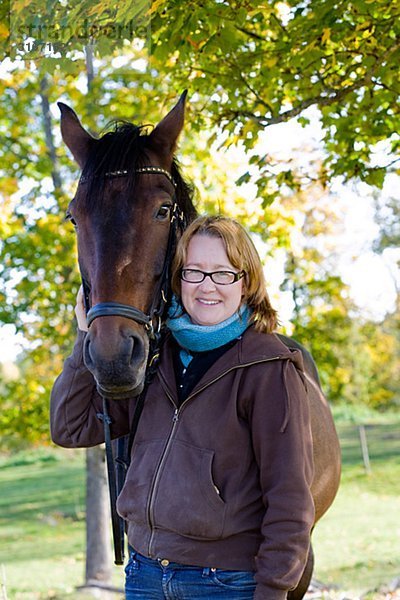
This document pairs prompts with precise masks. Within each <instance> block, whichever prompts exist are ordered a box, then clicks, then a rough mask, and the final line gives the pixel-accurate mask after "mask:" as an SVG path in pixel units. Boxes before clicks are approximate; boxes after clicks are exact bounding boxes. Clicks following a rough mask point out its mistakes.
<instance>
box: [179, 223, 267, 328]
mask: <svg viewBox="0 0 400 600" xmlns="http://www.w3.org/2000/svg"><path fill="white" fill-rule="evenodd" d="M195 235H204V236H208V237H216V238H220V239H221V240H222V241H223V243H224V245H225V249H226V254H227V256H228V258H229V261H230V263H231V264H232V265H233V266H234V267H235V268H236V269H238V271H242V270H243V271H244V272H245V276H244V286H243V301H244V302H245V303H246V304H247V306H249V307H250V308H252V309H253V314H252V321H253V322H254V324H255V328H256V329H257V330H258V331H262V332H265V333H271V332H272V331H274V329H275V328H276V326H277V312H276V311H275V310H274V309H273V308H272V306H271V303H270V300H269V297H268V293H267V290H266V284H265V278H264V271H263V267H262V264H261V260H260V257H259V255H258V252H257V250H256V248H255V246H254V244H253V242H252V240H251V238H250V236H249V235H248V233H247V232H246V230H245V229H244V227H242V225H240V224H239V223H238V222H237V221H235V220H234V219H230V218H228V217H218V216H217V217H207V216H205V217H198V218H197V219H195V220H194V221H193V222H192V223H191V224H190V225H189V226H188V227H187V229H186V230H185V231H184V233H183V235H182V237H181V239H180V240H179V242H178V245H177V249H176V253H175V257H174V261H173V264H172V291H173V292H174V294H175V295H176V296H178V297H179V298H180V295H181V279H180V274H181V269H182V268H183V267H184V265H185V263H186V256H187V251H188V246H189V243H190V240H191V239H192V237H193V236H195Z"/></svg>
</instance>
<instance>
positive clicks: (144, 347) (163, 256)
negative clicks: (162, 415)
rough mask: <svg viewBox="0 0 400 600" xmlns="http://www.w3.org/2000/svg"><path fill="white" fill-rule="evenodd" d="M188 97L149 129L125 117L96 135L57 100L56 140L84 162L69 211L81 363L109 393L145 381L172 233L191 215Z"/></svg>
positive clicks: (123, 393)
mask: <svg viewBox="0 0 400 600" xmlns="http://www.w3.org/2000/svg"><path fill="white" fill-rule="evenodd" d="M185 96H186V92H185V93H184V94H182V96H181V98H180V100H179V102H178V103H177V104H176V106H175V107H174V108H173V109H172V110H171V111H170V112H169V113H168V114H167V115H166V117H164V119H162V121H161V122H160V123H159V124H158V125H157V126H156V127H155V128H154V129H153V130H152V131H151V132H150V133H148V132H147V130H146V128H144V127H138V126H135V125H133V124H130V123H125V122H124V123H119V124H118V123H117V124H115V126H114V130H113V131H110V132H108V133H106V134H104V135H103V136H102V137H100V138H95V137H93V136H92V135H91V134H90V133H89V132H88V131H86V130H85V129H84V127H83V126H82V125H81V123H80V121H79V119H78V117H77V115H76V114H75V112H74V111H73V110H72V109H71V108H70V107H68V106H67V105H66V104H63V103H59V107H60V110H61V133H62V138H63V140H64V142H65V144H66V145H67V146H68V148H69V149H70V151H71V152H72V155H73V156H74V158H75V160H76V162H77V163H78V165H79V166H80V167H81V169H82V174H81V178H80V180H79V184H78V187H77V191H76V195H75V197H74V198H73V200H72V201H71V202H70V204H69V207H68V210H67V216H68V217H69V219H70V220H71V221H72V222H73V224H74V226H75V228H76V233H77V243H78V261H79V267H80V271H81V275H82V280H83V283H84V292H85V304H86V308H87V311H88V314H87V316H88V325H89V331H88V333H87V335H86V338H85V342H84V361H85V364H86V366H87V368H88V369H89V370H90V371H91V372H92V374H93V376H94V378H95V380H96V384H97V388H98V390H99V392H100V393H101V394H102V395H103V396H106V397H108V398H114V399H122V398H127V397H132V396H135V395H137V394H139V393H140V391H141V390H142V388H143V384H144V376H145V371H146V365H147V361H148V355H149V346H150V344H151V340H152V339H154V337H155V335H156V332H155V330H156V329H157V328H158V327H159V324H160V321H161V319H162V316H163V315H162V313H163V311H164V309H165V306H166V301H167V295H168V277H169V272H168V271H169V264H170V260H171V258H172V253H173V246H174V243H175V236H176V235H177V234H178V235H179V228H180V227H179V226H180V225H182V224H183V222H184V221H185V220H190V219H191V218H192V217H193V216H194V215H195V210H194V208H193V204H192V200H191V196H192V193H191V189H190V187H189V186H188V185H187V184H186V183H185V181H184V180H183V179H182V177H181V175H180V173H179V169H178V167H177V163H176V161H175V159H174V150H175V148H176V144H177V140H178V137H179V134H180V132H181V130H182V128H183V123H184V109H185ZM182 226H183V225H182Z"/></svg>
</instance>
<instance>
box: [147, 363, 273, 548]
mask: <svg viewBox="0 0 400 600" xmlns="http://www.w3.org/2000/svg"><path fill="white" fill-rule="evenodd" d="M280 358H282V357H281V356H274V357H273V358H267V359H262V360H257V361H254V362H251V363H246V364H244V365H240V367H239V366H237V365H235V366H234V367H232V368H230V369H228V370H227V371H224V372H223V373H221V374H220V375H218V377H216V378H215V379H212V380H211V381H209V382H208V383H206V384H205V385H203V387H201V388H199V389H198V390H196V392H195V393H194V394H191V395H189V396H188V397H187V398H186V400H185V401H184V402H182V404H181V406H180V407H179V408H178V407H177V406H176V404H175V402H174V399H173V398H172V396H171V395H170V393H169V392H168V390H165V392H166V394H167V397H168V399H169V400H170V402H171V403H172V404H173V406H174V407H175V410H174V414H173V417H172V427H171V430H170V432H169V435H168V438H167V442H166V444H165V446H164V450H163V453H162V455H161V458H160V461H159V463H158V466H157V469H156V474H155V477H154V480H153V483H152V486H151V489H150V500H149V506H148V511H147V515H148V520H149V525H150V529H151V533H150V540H149V545H148V553H149V557H150V558H153V545H154V535H155V528H154V515H153V512H154V500H155V492H156V489H157V486H158V482H159V480H160V477H161V473H162V469H163V466H164V463H165V460H166V457H167V454H168V451H169V448H170V446H171V443H172V439H173V437H174V433H175V430H176V428H177V425H178V421H179V415H180V413H181V412H182V410H183V407H184V406H185V404H187V403H188V402H189V401H190V400H191V399H192V398H193V397H194V396H196V395H197V394H199V393H200V392H202V391H203V390H204V389H205V388H207V387H208V386H210V385H212V384H213V383H215V382H216V381H219V379H221V377H224V376H225V375H227V374H228V373H230V372H231V371H234V370H235V369H238V368H243V367H251V366H252V365H257V364H260V363H264V362H271V361H273V360H279V359H280Z"/></svg>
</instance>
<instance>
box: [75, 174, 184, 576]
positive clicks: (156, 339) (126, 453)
mask: <svg viewBox="0 0 400 600" xmlns="http://www.w3.org/2000/svg"><path fill="white" fill-rule="evenodd" d="M134 172H135V173H143V174H146V175H152V174H153V175H165V177H167V178H168V179H169V181H170V182H171V183H172V184H173V186H174V188H176V187H177V184H176V182H175V181H174V179H173V177H172V175H171V174H170V173H169V172H168V171H166V170H165V169H162V168H161V167H153V166H146V167H141V168H137V169H135V171H134ZM127 175H128V171H125V170H124V171H111V172H109V173H106V174H105V177H107V178H114V177H125V176H127ZM87 179H88V178H86V177H82V176H81V179H80V182H81V183H84V182H86V181H87ZM172 199H173V206H172V210H171V215H170V228H169V234H168V243H167V249H166V253H165V258H164V265H163V269H162V272H161V276H160V279H159V283H158V286H157V290H156V293H155V295H154V298H153V301H152V303H151V306H150V310H149V312H148V313H145V312H143V311H142V310H140V309H139V308H136V307H135V306H130V305H129V304H123V303H120V302H99V303H98V304H95V305H94V306H90V285H89V284H88V282H87V281H86V280H85V278H84V277H83V276H82V287H83V297H84V304H85V310H86V319H87V325H88V327H90V325H91V324H92V323H93V321H94V320H95V319H97V318H98V317H107V316H118V317H125V318H127V319H131V320H132V321H135V322H136V323H139V324H141V325H144V327H145V330H146V332H147V334H148V336H149V354H148V359H147V365H146V374H145V379H144V388H143V391H142V392H141V393H140V395H139V396H138V398H137V401H136V406H135V410H134V414H133V420H132V424H131V430H130V435H129V436H125V437H123V438H120V439H118V440H117V443H118V448H117V457H116V458H114V452H113V448H112V439H111V431H110V425H111V423H112V421H111V418H110V416H109V407H108V398H106V397H105V396H103V412H102V413H98V414H97V416H98V418H99V419H101V420H102V421H103V425H104V438H105V447H106V458H107V473H108V483H109V492H110V506H111V521H112V530H113V538H114V555H115V561H114V562H115V564H117V565H122V564H123V563H124V546H125V544H124V521H123V519H122V518H121V517H120V516H119V515H118V513H117V510H116V500H117V497H118V495H119V493H120V491H121V489H122V487H123V484H124V480H125V475H126V471H127V468H128V466H129V462H130V452H131V448H132V444H133V440H134V437H135V434H136V430H137V427H138V424H139V419H140V416H141V412H142V410H143V405H144V399H145V396H146V390H147V387H148V385H149V383H150V381H151V379H152V377H153V376H154V373H155V371H156V368H157V362H158V357H159V344H160V339H161V327H162V317H163V314H164V310H165V308H166V305H167V302H168V297H169V290H170V285H169V275H170V268H171V263H172V258H173V253H174V248H175V243H176V240H177V234H178V231H183V229H184V228H185V225H186V220H185V215H184V213H183V211H182V210H181V209H180V208H179V206H178V204H177V202H176V195H175V194H174V196H173V198H172Z"/></svg>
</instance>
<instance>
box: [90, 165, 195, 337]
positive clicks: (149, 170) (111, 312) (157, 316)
mask: <svg viewBox="0 0 400 600" xmlns="http://www.w3.org/2000/svg"><path fill="white" fill-rule="evenodd" d="M128 173H129V172H128V171H125V170H123V171H110V172H109V173H106V174H105V177H107V178H110V179H111V178H114V177H125V176H126V175H128ZM134 173H142V174H146V175H165V177H167V178H168V179H169V181H170V182H171V183H172V185H173V186H174V188H176V187H177V184H176V182H175V180H174V179H173V177H172V175H171V174H170V173H169V172H168V171H166V170H165V169H163V168H161V167H153V166H146V167H140V168H138V169H135V171H134ZM86 181H87V178H86V177H81V179H80V183H85V182H86ZM173 201H174V204H173V206H172V210H171V217H170V229H169V235H168V243H167V250H166V254H165V259H164V265H163V270H162V273H161V276H160V279H159V285H158V289H157V292H156V294H155V296H154V299H153V302H152V304H151V307H150V310H149V313H148V314H146V313H145V312H143V311H142V310H140V309H139V308H136V307H135V306H130V305H129V304H122V303H120V302H99V303H98V304H95V305H94V306H90V300H89V294H90V288H89V285H88V283H87V281H86V280H85V279H84V277H82V286H83V296H84V302H85V309H86V319H87V325H88V327H90V325H91V324H92V323H93V321H94V320H95V319H97V318H98V317H109V316H117V317H125V318H127V319H131V320H132V321H135V322H136V323H139V324H141V325H144V327H145V329H146V331H147V334H148V335H149V337H150V339H154V337H156V336H157V334H158V333H159V332H160V329H161V319H162V315H163V312H164V309H165V306H166V304H167V299H168V286H169V271H170V266H171V262H172V254H173V250H174V245H175V242H176V237H177V232H178V230H183V229H184V227H185V217H184V214H183V212H182V210H181V209H180V208H179V206H178V204H177V202H176V196H175V194H174V196H173Z"/></svg>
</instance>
